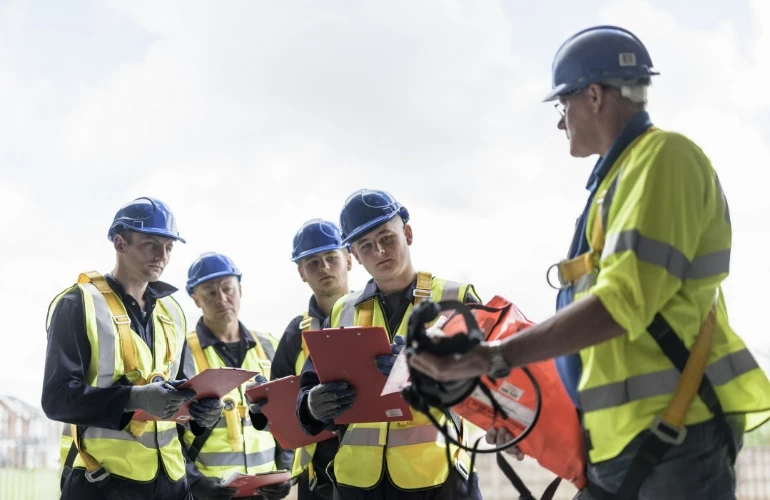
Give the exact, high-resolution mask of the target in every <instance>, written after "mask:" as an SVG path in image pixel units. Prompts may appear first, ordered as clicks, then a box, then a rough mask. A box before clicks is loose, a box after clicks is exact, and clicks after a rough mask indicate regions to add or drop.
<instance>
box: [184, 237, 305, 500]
mask: <svg viewBox="0 0 770 500" xmlns="http://www.w3.org/2000/svg"><path fill="white" fill-rule="evenodd" d="M187 293H188V294H190V296H191V297H192V299H193V301H194V302H195V305H196V306H198V307H199V308H200V309H201V311H202V313H203V315H202V316H201V318H200V320H198V324H197V325H196V326H195V330H194V331H191V332H189V333H188V334H187V343H188V345H189V347H190V353H191V354H192V356H190V357H188V359H187V361H188V363H189V365H188V366H186V367H185V372H187V373H191V374H196V373H200V372H202V371H203V370H206V369H208V368H221V367H231V368H244V369H246V370H253V371H258V372H260V374H259V375H257V376H256V377H255V380H254V381H253V382H251V383H250V384H244V387H239V388H236V389H233V390H232V391H230V393H229V394H227V395H226V396H225V397H224V398H223V401H224V404H225V410H224V414H223V416H222V417H221V418H220V419H219V422H217V424H216V425H214V426H213V427H212V428H211V429H209V430H208V431H207V432H206V433H205V434H203V435H200V436H196V435H195V434H194V433H192V432H191V431H190V430H189V429H187V430H185V432H184V445H185V447H186V448H187V453H188V458H189V459H190V460H189V461H188V462H187V473H188V478H189V481H190V483H191V486H190V489H191V491H192V493H193V496H194V497H195V499H196V500H226V499H229V498H232V495H233V494H235V493H236V491H237V490H236V489H234V488H228V487H225V486H222V485H221V481H222V479H226V478H227V477H229V476H230V475H231V474H233V473H234V472H239V473H241V474H256V473H259V472H268V471H272V470H276V468H279V469H284V468H289V467H291V454H290V453H289V456H288V457H286V456H283V454H282V450H281V449H280V447H278V446H277V444H276V443H275V440H274V439H273V436H272V434H270V432H268V431H266V430H257V429H255V428H254V426H253V425H252V422H251V421H250V420H249V419H247V418H246V415H247V413H248V412H247V410H248V406H249V402H248V400H247V398H246V396H245V394H244V392H245V390H246V389H247V388H249V386H253V385H257V384H260V383H265V382H267V378H268V377H270V367H271V364H272V360H273V357H274V353H275V348H276V346H277V344H278V341H277V340H276V339H275V338H273V336H272V335H270V334H269V333H263V332H258V331H253V330H249V329H247V328H246V326H245V325H244V324H243V323H241V322H240V321H239V319H238V313H239V311H240V308H241V295H242V289H241V272H240V270H238V268H237V267H235V264H234V263H233V261H232V260H231V259H230V258H229V257H227V256H226V255H222V254H218V253H213V252H210V253H205V254H203V255H201V256H200V257H198V259H196V260H195V262H193V263H192V265H191V266H190V269H189V270H188V272H187ZM276 466H277V467H276ZM290 489H291V484H290V483H289V482H288V481H287V482H284V483H280V484H276V485H270V486H266V487H264V488H261V489H260V490H259V492H258V495H254V496H252V497H242V498H251V499H254V500H257V499H262V498H264V499H266V500H279V499H281V498H284V497H285V496H286V495H288V493H289V490H290Z"/></svg>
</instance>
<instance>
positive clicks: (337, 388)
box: [307, 380, 356, 423]
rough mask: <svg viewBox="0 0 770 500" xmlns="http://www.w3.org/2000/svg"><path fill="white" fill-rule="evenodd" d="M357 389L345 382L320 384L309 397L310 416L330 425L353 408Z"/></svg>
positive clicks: (311, 390)
mask: <svg viewBox="0 0 770 500" xmlns="http://www.w3.org/2000/svg"><path fill="white" fill-rule="evenodd" d="M355 394H356V389H355V388H354V387H350V386H349V385H348V383H347V382H345V381H344V380H335V381H334V382H329V383H328V384H319V385H317V386H315V387H313V388H312V389H310V393H309V394H308V397H307V408H308V410H310V415H311V416H312V417H313V418H314V419H316V420H318V421H320V422H323V423H329V422H330V421H331V420H333V419H334V418H335V417H337V416H339V415H340V414H341V413H342V412H344V411H345V410H347V409H348V408H350V407H351V406H353V401H354V400H355Z"/></svg>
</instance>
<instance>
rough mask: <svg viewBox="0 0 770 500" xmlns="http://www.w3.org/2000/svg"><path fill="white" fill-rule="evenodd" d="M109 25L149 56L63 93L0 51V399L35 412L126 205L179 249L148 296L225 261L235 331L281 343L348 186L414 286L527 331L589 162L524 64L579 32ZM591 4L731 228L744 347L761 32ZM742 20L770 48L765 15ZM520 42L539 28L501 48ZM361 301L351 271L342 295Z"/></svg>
mask: <svg viewBox="0 0 770 500" xmlns="http://www.w3.org/2000/svg"><path fill="white" fill-rule="evenodd" d="M554 3H555V2H554ZM109 5H110V6H111V7H112V8H114V9H115V10H116V11H118V12H120V13H122V15H124V16H127V17H128V18H129V19H132V20H133V21H134V22H135V23H137V24H138V25H139V27H140V28H141V29H142V30H143V32H148V33H149V35H148V36H149V37H150V38H151V42H150V45H149V48H148V49H147V51H146V53H144V54H143V55H142V57H138V58H131V59H126V60H115V61H111V63H113V64H114V68H113V69H112V70H110V71H108V72H104V73H98V74H96V75H95V76H94V75H91V76H88V77H86V76H83V77H82V78H81V79H79V80H76V81H74V82H70V83H69V87H68V89H67V91H66V92H65V91H64V90H61V89H58V88H57V82H56V81H49V80H48V79H47V77H46V73H45V68H41V69H40V74H32V73H29V72H21V71H19V70H18V68H17V67H16V66H14V64H11V63H10V62H8V61H12V60H14V59H16V60H18V59H19V58H23V57H24V56H25V53H24V51H23V49H18V48H14V49H13V50H11V49H10V48H9V46H8V45H7V44H4V45H3V46H2V47H0V55H2V50H5V51H6V52H8V51H10V52H8V53H9V54H10V55H9V57H8V58H3V57H0V76H3V75H5V76H7V78H0V90H3V91H4V92H8V93H17V94H18V96H19V100H18V101H17V103H16V104H14V103H10V104H9V106H10V107H9V108H8V109H9V110H10V111H8V112H7V113H5V116H3V117H0V132H3V133H7V134H8V137H11V138H12V140H10V139H9V140H7V141H5V142H4V143H3V142H1V141H0V147H2V145H3V144H5V147H6V150H8V151H13V152H14V155H10V156H11V160H14V161H16V163H18V165H19V168H20V169H19V173H20V174H22V175H20V176H19V179H18V180H14V181H13V182H12V183H3V184H2V187H0V210H2V211H3V213H9V212H10V213H13V212H14V211H16V212H17V213H23V214H30V215H29V217H30V218H31V220H33V221H34V222H32V223H30V222H27V221H26V219H25V218H23V217H17V218H14V217H6V218H5V219H2V220H1V221H0V230H2V231H3V232H4V234H5V233H6V231H9V230H11V229H12V230H13V231H14V232H16V233H18V234H19V235H20V237H19V238H17V239H19V240H23V241H24V243H23V244H16V246H13V245H12V246H11V247H6V248H7V249H4V250H3V252H6V251H8V252H9V253H8V256H7V257H4V258H3V259H2V260H3V264H2V267H0V272H2V275H3V276H4V277H5V278H6V282H8V283H16V282H22V283H23V285H21V287H20V289H19V291H18V292H17V291H16V290H15V289H14V288H12V287H5V288H0V290H3V291H0V303H3V304H9V303H12V304H18V305H19V306H18V308H19V310H20V311H23V314H20V315H19V317H18V318H16V317H14V318H13V319H12V320H11V321H12V322H11V324H10V325H9V328H10V330H6V331H5V332H4V333H3V335H4V336H3V339H8V338H11V336H12V335H15V333H10V332H31V334H30V338H33V339H34V340H33V342H31V343H30V344H29V345H25V346H24V347H22V348H21V349H22V351H23V352H22V353H20V355H19V356H18V357H15V358H14V359H13V360H12V361H11V364H10V365H9V366H5V367H4V368H3V369H2V370H3V374H4V376H5V377H6V378H8V377H11V375H5V374H10V373H17V372H18V373H21V371H20V370H24V369H31V367H34V370H33V371H34V372H35V375H34V376H33V375H30V378H29V381H27V382H20V383H19V384H18V385H17V386H16V387H15V388H14V389H13V390H17V391H18V394H20V395H22V396H25V397H28V399H30V400H36V399H37V397H38V394H39V388H40V382H41V380H42V379H41V377H42V355H43V354H42V353H43V349H44V346H45V335H44V333H43V332H42V318H43V316H44V311H45V309H46V307H47V305H48V301H49V300H50V299H51V298H52V297H53V295H54V294H56V293H57V292H59V291H60V290H61V289H62V288H64V287H65V286H67V285H68V284H70V283H72V282H73V281H74V279H75V278H76V276H77V273H78V272H81V271H84V270H87V269H99V270H101V271H108V270H109V269H110V268H111V265H112V262H113V258H114V257H113V255H112V249H111V247H110V245H109V243H108V242H107V240H106V238H105V236H106V231H107V227H108V226H109V223H110V221H111V218H112V215H113V214H114V212H115V211H116V210H117V208H118V207H120V206H121V205H123V204H124V203H125V202H126V201H128V200H130V199H132V198H134V197H136V196H142V195H153V196H157V197H159V198H161V199H163V200H164V201H166V202H167V203H168V204H169V205H170V206H171V208H172V209H173V210H174V212H175V214H176V216H177V220H178V222H179V229H180V231H181V232H182V234H183V236H185V237H186V238H187V239H188V242H189V243H188V244H187V245H177V247H176V249H175V250H174V256H173V259H172V261H171V265H170V267H169V268H168V270H167V272H166V274H165V275H164V279H165V280H167V281H169V282H171V283H173V284H174V285H176V286H178V287H180V288H181V289H183V287H184V282H185V280H186V271H187V267H188V265H189V264H190V263H191V262H192V260H193V259H194V258H195V257H196V256H197V255H198V254H200V253H201V252H204V251H209V250H216V251H220V252H224V253H227V254H229V255H230V256H231V257H233V259H234V260H235V261H236V263H237V264H238V265H239V266H240V267H241V269H242V270H243V272H244V294H245V295H244V302H243V318H244V320H245V321H246V323H247V324H248V325H249V326H250V327H252V328H258V329H264V330H269V331H272V332H274V333H276V334H280V333H281V332H282V330H283V328H284V326H285V325H286V324H287V323H288V321H289V320H290V319H291V318H292V317H293V316H294V315H295V314H297V313H299V312H301V311H302V310H303V309H304V308H305V307H306V302H307V299H308V297H309V290H308V289H307V287H306V286H305V285H304V284H303V283H301V281H300V280H299V278H298V277H297V275H296V269H295V266H294V265H293V264H292V263H291V262H290V261H289V254H290V249H291V239H292V237H293V234H294V232H295V230H296V229H297V228H298V227H299V226H300V225H301V224H302V223H303V222H304V221H305V220H307V219H310V218H314V217H325V218H328V219H331V220H336V219H337V217H338V214H339V210H340V208H341V206H342V203H343V201H344V199H345V197H346V196H347V195H348V194H350V193H351V192H352V191H354V190H355V189H359V188H362V187H367V188H383V189H387V190H389V191H391V192H392V193H393V194H394V195H396V196H397V197H398V198H399V199H400V200H401V201H402V202H403V203H404V204H405V205H407V207H408V208H409V210H410V211H411V213H412V217H413V226H414V229H415V244H414V246H413V260H414V262H415V265H416V266H417V267H418V268H420V269H425V270H428V271H432V272H434V273H436V274H437V275H440V276H445V277H447V278H452V279H462V280H468V281H471V282H473V283H475V284H476V285H477V289H478V291H479V293H480V294H481V295H482V296H483V297H484V298H486V299H488V298H491V296H492V295H493V294H501V295H504V296H506V297H507V298H509V299H511V300H513V301H515V302H516V303H517V304H518V305H519V306H520V307H521V309H522V310H523V311H524V312H525V314H527V315H528V316H529V317H531V318H532V319H535V320H543V319H545V318H546V317H548V315H550V314H551V313H552V311H553V303H554V291H553V290H551V289H550V288H549V287H548V286H547V284H546V283H545V279H544V277H545V270H546V269H547V268H548V266H549V265H550V264H551V263H553V262H554V261H556V260H558V259H560V258H562V257H564V256H565V254H566V251H567V248H568V245H569V242H570V239H571V235H572V230H573V224H574V219H575V217H577V215H578V214H579V213H580V211H581V210H582V207H583V204H584V202H585V196H586V192H585V190H584V187H583V186H584V184H585V180H586V178H587V175H588V172H589V170H590V166H591V165H592V162H593V161H594V160H592V159H590V160H581V161H576V160H574V159H571V158H569V156H568V152H567V144H566V141H565V139H564V136H563V133H562V132H559V131H557V130H556V128H555V125H556V118H557V115H556V113H555V111H554V110H552V109H550V107H549V105H548V104H542V103H541V102H540V99H541V98H542V96H543V95H544V94H545V91H546V90H547V88H548V86H549V80H550V75H549V74H548V70H549V68H550V57H552V53H550V51H549V53H548V54H547V56H545V58H543V57H542V55H541V54H542V49H540V47H552V48H553V50H554V51H555V50H556V48H557V47H558V44H559V43H560V42H561V39H560V38H561V37H562V36H563V35H564V34H565V33H569V32H572V31H574V30H576V29H578V28H580V27H581V26H573V25H572V23H573V22H574V23H577V22H581V23H582V22H583V21H579V20H577V18H576V19H575V20H573V21H568V20H558V22H556V23H554V22H553V21H554V20H553V16H552V13H551V11H550V9H544V11H543V12H534V11H533V12H532V13H530V12H523V13H521V15H518V13H517V15H516V16H514V17H513V18H512V17H511V16H510V15H508V14H506V12H504V11H503V9H502V6H501V5H499V4H494V3H488V2H483V3H468V2H457V3H447V2H440V1H438V0H435V1H432V2H404V1H402V2H381V3H377V4H373V3H358V4H351V3H350V2H336V3H335V2H331V3H330V2H325V3H324V4H323V6H320V4H318V3H317V2H301V3H290V4H289V3H282V4H280V5H278V4H268V3H261V2H260V3H257V2H241V3H237V2H231V3H229V4H228V8H227V9H223V8H213V7H212V5H213V4H211V3H210V2H183V3H181V2H178V3H174V2H147V1H145V2H138V1H137V2H113V3H110V4H109ZM603 5H604V6H603V7H602V9H600V11H599V12H598V15H599V17H600V18H603V19H605V20H608V21H612V22H615V23H621V24H623V25H626V26H628V27H629V28H631V29H632V30H634V31H636V32H637V34H638V35H639V36H640V37H641V38H642V39H643V40H644V41H645V43H646V44H647V45H648V47H649V48H650V50H651V51H652V53H653V60H654V61H655V64H656V66H657V67H658V69H660V70H661V72H662V73H663V74H662V75H661V76H660V77H658V79H657V82H656V85H655V86H654V87H653V92H652V99H653V101H652V106H651V109H652V114H653V119H654V120H655V121H656V123H659V124H660V125H661V126H663V127H664V128H673V129H679V130H681V131H682V132H684V133H686V134H687V135H689V136H690V137H692V138H693V139H694V140H696V141H697V142H698V143H699V144H701V146H702V147H703V148H704V150H705V151H706V152H707V153H708V154H709V155H710V156H711V158H712V160H713V162H714V164H715V166H716V168H717V169H718V171H719V173H720V177H721V178H722V181H723V184H724V185H725V189H726V191H727V195H728V198H729V199H730V202H731V213H732V216H733V221H734V229H735V252H734V255H735V257H734V259H733V263H734V265H733V275H732V276H731V277H730V279H729V280H728V286H727V294H728V301H729V304H730V307H731V319H733V321H734V322H735V324H736V326H737V327H739V330H740V331H741V333H743V334H745V335H746V337H747V338H749V339H750V340H751V341H752V342H754V343H755V344H760V343H761V342H763V341H764V339H763V338H762V337H761V334H760V332H761V331H763V330H762V328H761V325H760V318H759V316H758V315H757V314H756V311H758V310H761V308H762V305H763V304H761V303H760V302H759V301H760V300H761V297H760V296H758V295H757V296H756V297H755V296H754V294H753V292H752V291H751V289H750V285H749V283H754V282H757V283H763V282H766V281H767V280H768V278H770V269H768V267H767V266H764V267H763V265H762V264H761V262H763V260H762V258H763V257H762V256H761V255H759V253H760V252H761V250H762V248H765V247H766V244H767V241H768V233H767V232H766V231H764V230H763V229H762V228H764V227H766V220H767V219H768V217H770V213H769V212H768V204H767V202H766V201H765V200H766V197H764V196H763V192H762V191H760V190H763V189H764V186H766V185H767V184H768V182H767V181H768V180H770V179H768V178H767V176H768V173H767V169H762V168H761V167H760V166H758V165H759V164H763V163H760V162H763V159H764V158H767V157H768V156H767V154H768V137H767V134H766V132H765V131H764V130H763V129H762V127H761V122H760V121H759V120H758V118H759V117H760V113H762V112H766V110H767V109H766V108H767V102H766V101H763V100H762V99H764V97H762V96H760V94H762V93H761V92H757V91H755V92H751V93H749V92H748V87H747V86H746V85H747V83H746V82H747V81H750V80H752V79H753V81H755V82H756V81H764V80H763V79H761V78H760V76H761V75H762V74H763V73H762V72H763V71H764V72H766V70H767V63H766V62H765V61H766V60H768V58H767V57H765V55H767V54H770V44H769V43H768V38H767V35H766V33H767V30H764V31H762V30H759V31H760V35H759V36H758V37H755V38H750V37H747V36H746V35H745V34H743V33H740V32H738V31H736V29H735V28H734V26H733V24H732V22H731V21H730V19H729V18H727V20H726V21H725V22H723V23H722V24H720V25H719V26H717V28H716V29H711V30H709V29H699V28H698V27H697V23H695V22H689V23H688V24H687V25H686V26H685V24H684V23H682V20H681V19H678V18H676V17H674V16H673V15H670V14H667V13H666V12H665V11H661V10H659V9H656V8H653V7H651V6H650V5H649V4H647V3H644V2H623V1H620V2H605V3H604V4H603ZM752 9H753V12H754V14H755V15H754V16H753V19H754V22H755V23H756V24H757V26H759V27H763V26H764V27H770V20H769V19H768V10H769V9H768V8H767V7H766V5H765V4H764V3H763V2H761V1H756V2H754V3H753V4H752ZM584 15H587V14H585V13H584ZM591 15H593V13H591ZM581 19H582V18H581ZM690 21H692V20H690ZM533 23H535V24H536V25H537V26H540V25H542V26H543V29H542V30H539V32H538V33H537V34H536V38H532V39H530V40H528V41H527V44H523V43H521V38H520V32H522V31H526V33H527V36H530V31H528V29H531V26H532V25H533ZM19 26H20V27H19V28H18V29H19V30H22V33H23V30H24V26H25V25H24V23H22V24H20V25H19ZM693 26H695V27H693ZM41 36H42V35H41ZM45 36H49V37H50V42H49V43H53V44H55V43H56V35H55V34H46V35H45ZM94 43H98V41H94ZM73 57H74V55H73ZM765 74H766V73H765ZM2 93H3V92H0V94H2ZM763 106H764V107H763ZM28 110H33V112H32V114H31V116H32V117H33V118H29V116H30V115H29V113H28ZM43 152H44V153H45V154H46V155H47V156H45V155H43ZM4 173H5V172H4ZM21 207H24V208H23V210H22V209H21ZM24 217H27V216H26V215H25V216H24ZM760 224H762V225H760ZM9 250H10V251H9ZM757 262H759V263H760V264H759V265H758V268H757V266H756V263H757ZM365 280H366V276H365V273H364V271H363V270H362V269H361V267H360V266H357V265H356V266H355V270H354V272H353V274H352V275H351V284H352V285H353V286H354V288H360V287H361V286H363V282H364V281H365ZM178 295H179V297H178V298H179V300H180V301H181V302H182V304H183V306H184V307H185V309H186V311H187V312H188V314H189V321H190V322H191V323H192V322H194V321H195V320H197V310H196V309H195V307H194V305H193V304H192V301H190V300H189V298H188V297H187V296H186V294H185V293H184V291H182V292H180V293H179V294H178ZM30 318H32V319H31V320H30ZM35 318H37V319H35ZM35 325H37V326H35ZM14 338H15V337H14ZM25 349H26V350H25Z"/></svg>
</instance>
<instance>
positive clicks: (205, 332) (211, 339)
mask: <svg viewBox="0 0 770 500" xmlns="http://www.w3.org/2000/svg"><path fill="white" fill-rule="evenodd" d="M238 326H239V327H240V328H239V329H240V337H241V338H240V340H241V341H242V342H245V343H246V350H249V349H251V348H252V347H254V346H255V345H256V344H257V343H256V342H255V341H254V337H252V336H251V334H250V333H249V331H248V330H247V329H246V326H245V325H244V324H243V323H241V322H240V321H239V322H238ZM195 330H196V331H197V332H198V341H199V342H200V344H201V349H205V348H207V347H209V346H212V345H219V344H224V342H222V341H221V340H219V339H218V338H217V337H216V336H215V335H214V334H213V333H212V331H211V330H209V327H207V326H206V324H205V323H204V322H203V317H201V319H199V320H198V324H197V325H195Z"/></svg>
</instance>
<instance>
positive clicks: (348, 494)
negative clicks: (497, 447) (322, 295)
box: [334, 467, 482, 500]
mask: <svg viewBox="0 0 770 500" xmlns="http://www.w3.org/2000/svg"><path fill="white" fill-rule="evenodd" d="M472 476H473V487H472V488H471V487H470V486H471V485H470V482H469V481H466V480H465V479H464V478H463V477H462V476H461V475H460V474H459V473H458V472H457V469H455V468H454V467H452V469H451V470H450V472H449V477H448V478H447V480H446V482H445V483H444V484H443V485H442V486H439V487H438V488H432V489H429V490H422V491H404V490H400V489H398V488H396V487H395V486H394V485H393V484H391V482H390V481H389V480H388V479H387V477H386V478H383V479H382V481H380V484H379V485H377V487H376V488H373V489H370V490H361V489H357V488H347V487H345V486H339V485H338V486H337V491H336V492H335V493H334V500H457V499H459V498H463V499H470V500H482V496H481V491H480V490H479V477H478V474H477V473H475V472H474V473H473V474H472Z"/></svg>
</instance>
